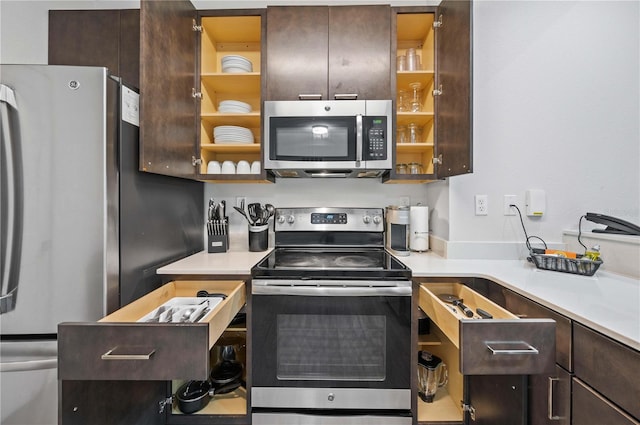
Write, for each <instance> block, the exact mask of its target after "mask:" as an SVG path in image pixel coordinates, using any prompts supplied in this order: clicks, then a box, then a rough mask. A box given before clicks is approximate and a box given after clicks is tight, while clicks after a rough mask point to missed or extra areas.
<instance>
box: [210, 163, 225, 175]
mask: <svg viewBox="0 0 640 425" xmlns="http://www.w3.org/2000/svg"><path fill="white" fill-rule="evenodd" d="M221 172H222V167H221V166H220V163H219V162H218V161H209V163H208V164H207V174H220V173H221Z"/></svg>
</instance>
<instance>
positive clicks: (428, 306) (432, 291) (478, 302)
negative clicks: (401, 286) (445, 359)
mask: <svg viewBox="0 0 640 425" xmlns="http://www.w3.org/2000/svg"><path fill="white" fill-rule="evenodd" d="M441 294H452V295H455V296H457V297H458V298H460V299H462V301H463V302H464V304H465V305H466V306H467V307H469V308H470V309H471V310H472V311H473V312H474V317H473V318H469V317H466V316H465V315H464V313H463V312H462V310H460V308H458V307H456V306H454V305H453V304H449V303H446V302H444V301H442V300H441V299H440V298H438V295H441ZM418 302H419V305H420V308H421V309H422V311H424V312H425V313H426V315H427V316H429V318H430V319H431V321H432V322H433V323H434V324H435V325H436V326H438V328H440V329H441V330H442V332H443V334H444V335H445V336H446V337H447V338H448V339H449V340H450V341H451V342H452V343H453V345H454V346H455V347H456V348H458V349H459V348H460V328H459V324H458V321H460V320H463V319H465V320H481V319H479V317H480V316H479V315H478V313H477V312H476V311H477V309H478V308H480V309H482V310H484V311H486V312H488V313H489V314H491V315H492V316H493V318H494V319H517V318H518V317H517V316H515V315H514V314H512V313H510V312H509V311H507V310H505V309H504V308H502V307H500V306H499V305H498V304H495V303H493V302H492V301H489V300H488V299H486V298H485V297H483V296H482V295H480V294H478V293H477V292H475V291H474V290H472V289H470V288H469V287H467V286H465V285H463V284H461V283H455V282H442V283H438V282H436V283H423V284H422V285H420V294H419V299H418Z"/></svg>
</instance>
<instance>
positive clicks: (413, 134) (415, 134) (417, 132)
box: [408, 122, 422, 143]
mask: <svg viewBox="0 0 640 425" xmlns="http://www.w3.org/2000/svg"><path fill="white" fill-rule="evenodd" d="M408 133H409V143H420V142H421V139H422V129H421V128H420V127H419V126H418V124H416V123H413V122H412V123H411V124H409V126H408Z"/></svg>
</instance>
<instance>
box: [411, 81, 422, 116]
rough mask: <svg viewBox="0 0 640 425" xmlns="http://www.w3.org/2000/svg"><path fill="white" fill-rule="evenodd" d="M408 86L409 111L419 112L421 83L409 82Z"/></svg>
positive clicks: (420, 106) (420, 107) (420, 108)
mask: <svg viewBox="0 0 640 425" xmlns="http://www.w3.org/2000/svg"><path fill="white" fill-rule="evenodd" d="M409 87H410V88H411V101H410V109H411V112H420V111H421V110H422V84H420V83H410V84H409Z"/></svg>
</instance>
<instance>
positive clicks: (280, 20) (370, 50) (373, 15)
mask: <svg viewBox="0 0 640 425" xmlns="http://www.w3.org/2000/svg"><path fill="white" fill-rule="evenodd" d="M266 22H267V24H266V27H267V35H266V38H267V43H266V77H267V78H266V81H267V83H266V84H267V87H266V96H265V99H266V100H298V99H330V100H333V99H353V98H357V99H390V98H391V96H392V95H391V90H392V89H391V87H392V80H393V76H394V75H393V72H392V71H393V67H392V66H391V8H390V7H389V6H385V5H380V6H378V5H376V6H276V7H268V8H267V19H266Z"/></svg>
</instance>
